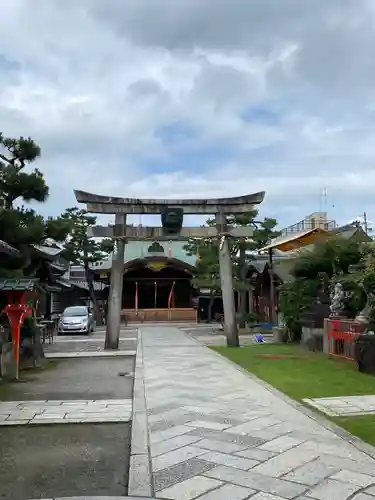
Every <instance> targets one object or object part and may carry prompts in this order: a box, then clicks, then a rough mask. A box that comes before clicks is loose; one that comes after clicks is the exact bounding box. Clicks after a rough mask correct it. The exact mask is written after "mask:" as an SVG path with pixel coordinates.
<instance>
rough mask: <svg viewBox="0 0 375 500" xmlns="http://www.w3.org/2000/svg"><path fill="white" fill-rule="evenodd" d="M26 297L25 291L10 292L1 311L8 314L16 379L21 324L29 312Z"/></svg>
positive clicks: (17, 376)
mask: <svg viewBox="0 0 375 500" xmlns="http://www.w3.org/2000/svg"><path fill="white" fill-rule="evenodd" d="M26 298H27V293H26V292H21V293H20V292H12V293H10V294H9V297H8V299H9V303H8V305H6V306H5V307H4V309H3V312H4V313H5V314H6V315H7V316H8V321H9V324H10V328H11V332H12V344H13V356H14V360H15V362H16V379H17V380H18V378H19V363H20V339H21V326H22V324H23V322H24V320H25V317H26V316H28V315H29V314H31V309H30V308H29V307H28V306H27V305H26V303H25V300H26Z"/></svg>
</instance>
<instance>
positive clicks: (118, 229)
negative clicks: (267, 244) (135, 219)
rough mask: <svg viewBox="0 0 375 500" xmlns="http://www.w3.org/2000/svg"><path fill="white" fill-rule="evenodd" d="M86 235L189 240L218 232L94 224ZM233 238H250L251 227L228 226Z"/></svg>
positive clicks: (210, 229) (208, 229) (212, 236)
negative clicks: (176, 231) (172, 232)
mask: <svg viewBox="0 0 375 500" xmlns="http://www.w3.org/2000/svg"><path fill="white" fill-rule="evenodd" d="M87 234H88V236H89V237H90V238H91V237H95V238H114V239H127V240H129V241H131V240H158V241H173V240H189V239H191V238H215V237H216V236H218V235H219V234H220V233H219V231H218V229H217V228H216V227H183V228H182V230H181V232H180V233H179V234H176V235H167V236H165V235H164V232H163V228H162V227H144V226H138V227H137V226H94V227H91V228H89V229H88V232H87ZM226 234H229V235H230V236H232V237H233V238H250V237H251V236H252V235H253V228H251V227H228V229H227V233H226Z"/></svg>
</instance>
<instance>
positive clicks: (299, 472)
mask: <svg viewBox="0 0 375 500" xmlns="http://www.w3.org/2000/svg"><path fill="white" fill-rule="evenodd" d="M140 333H141V346H142V348H143V362H144V366H143V373H144V382H145V396H146V406H147V414H148V428H149V440H150V451H151V457H152V478H153V484H154V489H155V496H156V497H158V498H167V499H175V500H192V499H195V498H199V500H244V499H248V498H251V500H283V499H299V500H308V499H310V500H311V499H317V500H348V499H351V500H372V499H374V500H375V460H374V459H373V458H372V457H370V456H369V455H367V454H366V453H364V452H363V451H361V450H360V449H358V448H356V447H355V446H353V445H352V444H350V443H349V442H348V441H346V440H344V439H342V438H341V437H339V436H338V435H336V434H335V433H334V432H333V431H332V430H330V429H329V428H325V427H323V425H321V424H320V423H319V422H318V421H315V420H314V419H312V418H310V417H309V416H307V415H306V414H304V413H302V412H301V411H299V410H298V409H297V408H296V407H295V406H294V405H293V404H292V403H291V402H288V400H286V399H283V398H282V397H280V396H278V395H277V394H276V393H273V392H271V391H270V390H268V389H267V388H266V387H265V386H263V385H262V383H261V382H258V381H256V380H254V379H253V378H252V377H250V376H248V375H246V374H245V373H244V372H243V371H241V370H240V369H237V368H236V367H235V366H234V365H232V364H230V363H229V362H228V361H227V360H225V359H224V358H221V357H220V356H219V355H217V354H216V353H214V352H213V351H210V350H209V349H208V348H206V347H204V346H202V345H201V344H199V343H198V342H197V341H194V340H193V339H191V338H189V337H188V336H187V335H186V334H185V333H183V332H182V331H181V330H179V329H177V328H173V327H154V328H150V327H147V326H143V327H142V328H141V332H140Z"/></svg>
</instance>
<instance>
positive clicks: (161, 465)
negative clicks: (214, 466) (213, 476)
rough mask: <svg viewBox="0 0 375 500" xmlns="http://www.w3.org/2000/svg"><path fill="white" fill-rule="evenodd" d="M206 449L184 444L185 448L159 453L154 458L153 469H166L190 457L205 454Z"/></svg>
mask: <svg viewBox="0 0 375 500" xmlns="http://www.w3.org/2000/svg"><path fill="white" fill-rule="evenodd" d="M204 454H205V451H204V450H202V448H197V447H194V446H184V447H183V448H178V449H177V450H173V451H169V452H168V453H164V455H159V456H158V457H156V458H153V459H152V470H153V471H158V470H161V469H165V468H166V467H171V466H172V465H176V464H178V463H180V462H185V461H186V460H189V459H190V458H194V457H198V456H199V455H204ZM208 461H209V460H208Z"/></svg>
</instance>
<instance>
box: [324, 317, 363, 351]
mask: <svg viewBox="0 0 375 500" xmlns="http://www.w3.org/2000/svg"><path fill="white" fill-rule="evenodd" d="M365 328H366V325H364V324H363V323H357V322H356V321H351V320H339V319H328V320H327V330H328V344H329V355H330V356H338V357H340V358H344V359H354V346H355V341H356V339H357V337H358V335H360V334H361V333H363V332H364V330H365Z"/></svg>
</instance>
